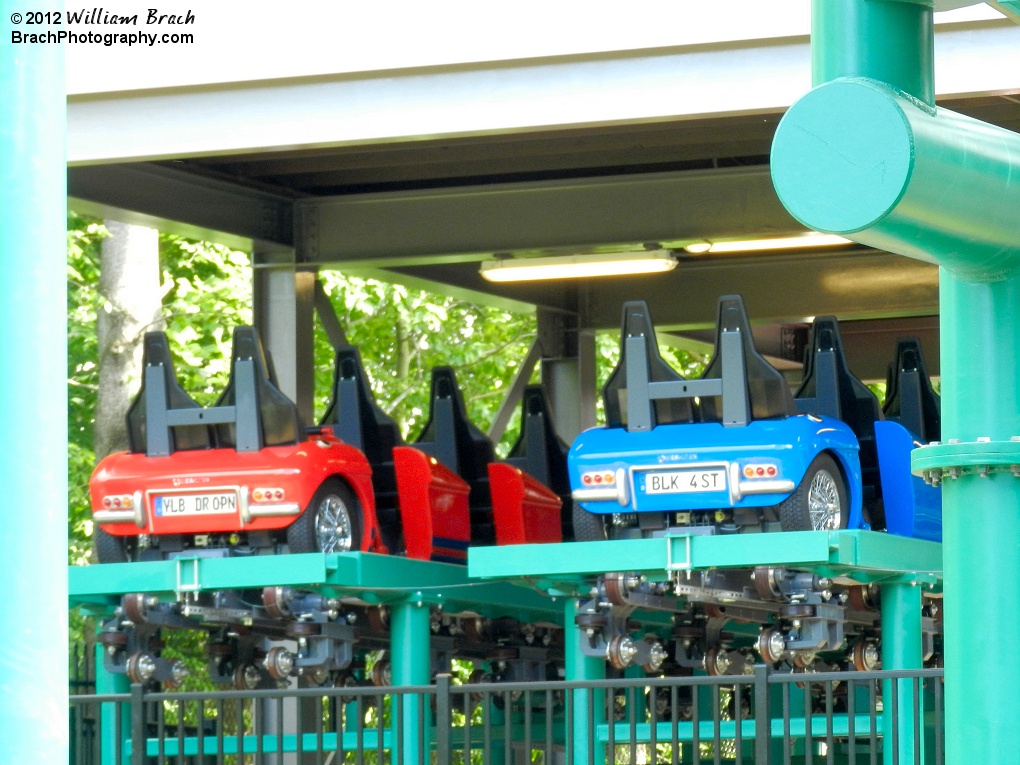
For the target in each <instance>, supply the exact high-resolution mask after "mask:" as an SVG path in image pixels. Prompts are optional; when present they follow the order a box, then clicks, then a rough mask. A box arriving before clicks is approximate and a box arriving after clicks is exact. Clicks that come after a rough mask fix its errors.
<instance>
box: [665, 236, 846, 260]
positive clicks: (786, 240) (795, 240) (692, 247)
mask: <svg viewBox="0 0 1020 765" xmlns="http://www.w3.org/2000/svg"><path fill="white" fill-rule="evenodd" d="M840 244H853V242H851V241H850V240H849V239H844V238H843V237H841V236H836V235H835V234H819V233H814V234H801V235H800V236H785V237H778V238H775V239H743V240H738V241H735V242H696V243H695V244H689V245H687V246H686V247H684V249H685V250H687V252H690V253H692V254H694V255H703V254H705V253H720V252H722V253H725V252H754V251H757V250H790V249H795V248H799V247H832V246H835V245H840Z"/></svg>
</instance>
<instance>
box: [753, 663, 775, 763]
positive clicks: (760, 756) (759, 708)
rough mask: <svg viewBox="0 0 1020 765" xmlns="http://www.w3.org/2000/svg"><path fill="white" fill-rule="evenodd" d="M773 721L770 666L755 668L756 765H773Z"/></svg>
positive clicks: (762, 665)
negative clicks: (770, 710)
mask: <svg viewBox="0 0 1020 765" xmlns="http://www.w3.org/2000/svg"><path fill="white" fill-rule="evenodd" d="M771 734H772V720H771V719H770V712H769V666H768V664H758V665H756V666H755V668H754V761H755V765H771V760H772V747H771V746H770V741H769V739H770V738H771Z"/></svg>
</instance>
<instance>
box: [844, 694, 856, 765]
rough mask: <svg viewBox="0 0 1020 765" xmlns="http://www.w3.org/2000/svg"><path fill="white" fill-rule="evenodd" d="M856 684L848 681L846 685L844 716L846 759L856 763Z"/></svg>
mask: <svg viewBox="0 0 1020 765" xmlns="http://www.w3.org/2000/svg"><path fill="white" fill-rule="evenodd" d="M856 695H857V684H856V683H855V682H854V681H853V680H848V681H847V684H846V715H847V721H846V724H847V742H846V745H847V759H848V760H849V761H850V762H853V763H856V762H857V725H856V723H857V720H856V717H857V699H856V698H855V697H856Z"/></svg>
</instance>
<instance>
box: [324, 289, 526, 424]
mask: <svg viewBox="0 0 1020 765" xmlns="http://www.w3.org/2000/svg"><path fill="white" fill-rule="evenodd" d="M321 278H322V281H323V286H324V288H325V290H326V293H327V294H328V295H330V298H331V300H332V302H333V305H334V308H335V310H336V311H337V314H338V316H339V318H340V321H341V324H342V326H343V327H344V329H345V331H346V333H347V340H348V342H349V343H351V344H352V345H356V346H358V347H359V348H360V349H361V355H362V359H363V361H364V364H365V368H366V370H367V371H368V375H369V377H370V378H371V380H372V388H373V393H374V394H375V397H376V401H377V402H378V403H379V405H380V406H381V407H382V408H383V409H384V410H386V411H387V412H388V413H389V414H390V415H391V416H392V417H394V419H396V420H397V422H398V423H400V425H401V428H402V430H403V433H404V436H405V437H407V438H413V437H414V436H416V435H417V433H418V431H420V430H421V427H422V425H424V422H425V418H426V417H427V416H428V399H429V384H430V375H431V371H432V368H433V367H435V366H440V365H448V366H452V367H454V368H455V369H456V372H457V381H458V383H460V386H461V388H462V390H463V392H464V398H465V401H466V402H467V407H468V411H469V413H470V416H471V419H472V420H473V421H474V422H475V424H477V425H478V426H479V427H481V428H482V429H483V430H485V429H487V428H488V427H489V424H490V423H491V422H492V418H493V417H494V416H495V414H496V411H497V409H498V408H499V404H500V402H501V401H502V399H503V396H504V394H505V392H506V389H507V387H508V386H509V385H510V383H511V381H512V380H513V378H514V375H515V374H516V373H517V370H518V368H519V366H520V363H521V361H522V360H523V358H524V356H525V354H526V353H527V350H528V345H529V344H530V343H531V342H532V341H533V340H534V337H535V318H534V316H532V315H523V314H513V313H510V312H507V311H502V310H500V309H497V308H489V307H483V306H478V305H473V304H471V303H466V302H464V301H460V300H455V299H453V298H448V297H443V296H441V295H435V294H431V293H428V292H422V291H420V290H412V289H408V288H406V287H404V286H401V285H399V284H386V283H383V282H379V281H375V280H373V279H359V278H355V277H345V276H343V275H341V274H339V273H337V272H324V273H323V274H322V275H321ZM317 330H318V331H317V333H316V380H315V390H316V411H317V413H321V412H323V411H324V410H325V407H326V404H327V403H328V401H329V395H330V385H331V382H332V373H333V367H332V350H331V349H330V348H329V344H328V343H327V341H326V338H325V333H324V332H322V331H321V329H319V328H318V325H317ZM512 435H513V433H512V432H511V433H509V434H508V436H507V438H506V439H504V444H506V443H507V442H508V441H509V439H510V438H511V437H512Z"/></svg>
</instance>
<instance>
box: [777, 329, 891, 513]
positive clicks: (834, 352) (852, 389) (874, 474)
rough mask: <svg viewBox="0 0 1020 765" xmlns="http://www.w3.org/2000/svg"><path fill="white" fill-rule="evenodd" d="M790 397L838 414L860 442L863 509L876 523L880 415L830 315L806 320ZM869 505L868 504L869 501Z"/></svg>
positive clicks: (810, 409) (803, 407)
mask: <svg viewBox="0 0 1020 765" xmlns="http://www.w3.org/2000/svg"><path fill="white" fill-rule="evenodd" d="M794 398H795V399H796V401H797V408H798V409H799V410H800V411H801V412H804V413H805V414H816V415H823V416H826V417H834V418H835V419H837V420H842V421H843V422H845V423H846V424H847V425H849V426H850V429H851V430H852V431H853V432H854V435H856V436H857V441H858V442H859V443H860V445H861V451H860V457H861V474H862V479H863V483H864V503H865V509H866V510H867V511H868V513H870V518H869V520H870V522H871V523H872V525H873V526H874V527H875V528H879V527H880V526H881V525H882V521H881V520H880V519H881V517H882V515H881V508H880V507H879V506H878V505H877V504H876V503H877V500H879V499H881V496H882V494H881V486H880V483H879V475H878V447H877V446H876V443H875V422H876V421H877V420H880V419H882V410H881V408H880V407H879V405H878V398H877V397H876V396H875V394H874V393H872V392H871V389H870V388H868V386H867V385H865V384H864V383H863V382H861V381H860V380H859V379H857V377H856V376H855V375H854V374H853V372H851V371H850V368H849V366H848V365H847V363H846V354H845V353H844V351H843V341H842V339H841V338H840V336H839V323H838V322H837V321H836V319H835V317H832V316H819V317H818V318H817V319H815V322H814V324H813V325H812V332H811V348H810V349H809V350H808V352H807V357H806V358H805V360H804V381H803V382H802V383H801V386H800V388H799V389H798V390H797V393H796V395H795V396H794ZM869 506H870V507H869Z"/></svg>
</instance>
